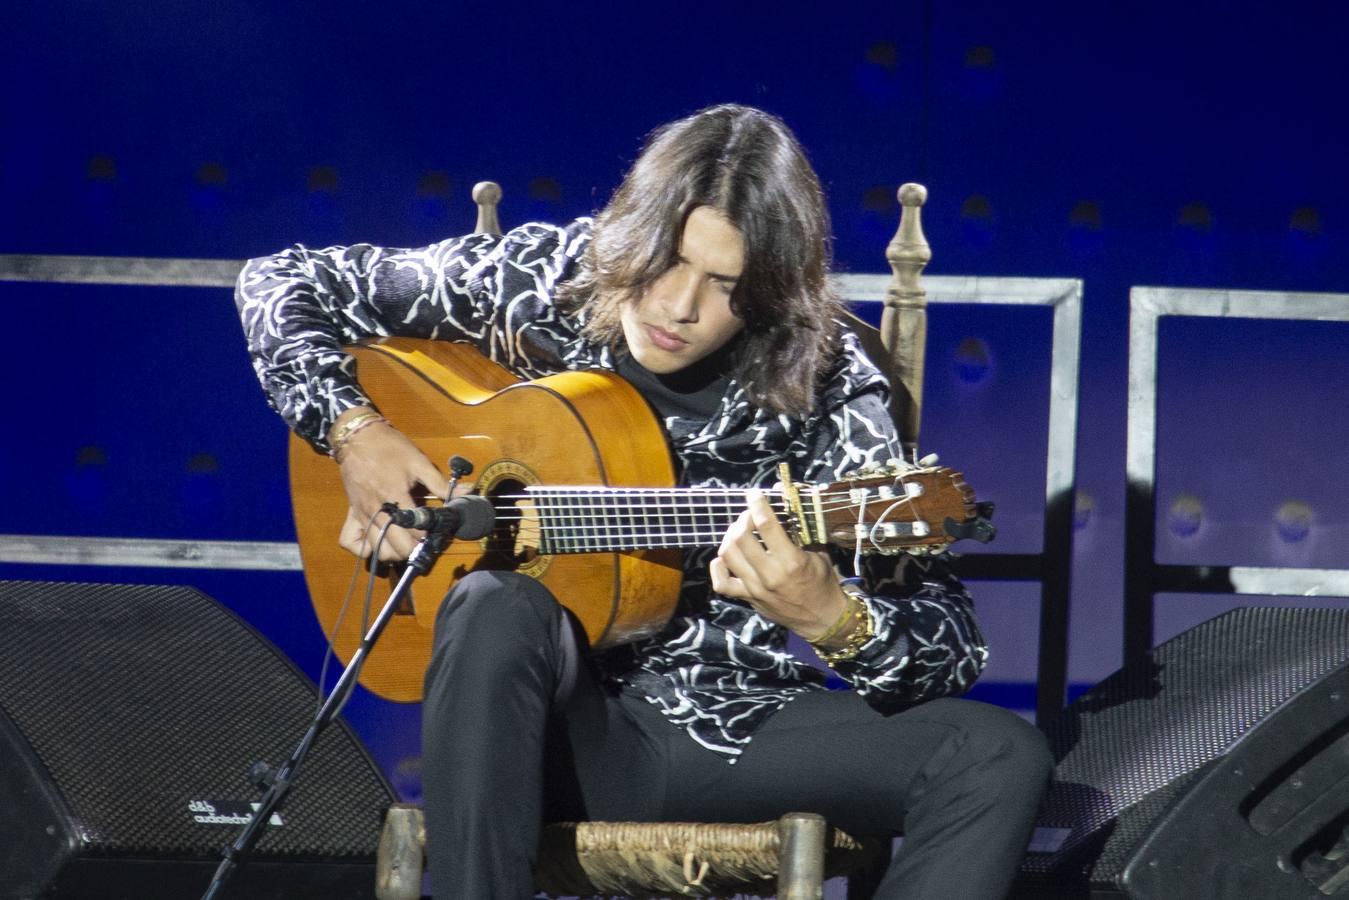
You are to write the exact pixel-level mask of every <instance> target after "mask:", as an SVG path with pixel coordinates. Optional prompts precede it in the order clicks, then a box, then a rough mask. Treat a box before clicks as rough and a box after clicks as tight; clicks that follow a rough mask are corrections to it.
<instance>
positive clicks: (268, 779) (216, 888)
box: [202, 523, 454, 900]
mask: <svg viewBox="0 0 1349 900" xmlns="http://www.w3.org/2000/svg"><path fill="white" fill-rule="evenodd" d="M447 525H448V523H447ZM453 538H454V529H453V528H452V527H445V528H436V529H433V530H431V531H428V532H427V535H426V537H425V538H423V539H422V542H421V543H420V544H418V545H417V547H416V549H414V550H413V551H412V553H411V555H409V556H408V560H407V568H406V569H404V570H403V575H402V577H400V578H399V579H398V584H397V585H395V586H394V589H393V592H392V593H390V594H389V599H388V602H386V603H385V604H384V608H383V609H381V610H380V611H379V615H378V616H376V617H375V621H374V624H372V625H371V626H370V630H369V631H367V632H366V634H365V637H364V638H363V639H362V640H361V646H360V647H359V648H357V650H356V652H355V653H354V654H352V657H351V661H350V662H348V663H347V667H346V668H345V669H344V670H342V677H341V678H339V679H338V680H337V684H335V685H334V686H333V689H332V692H331V693H330V694H328V699H327V700H325V701H324V703H323V706H322V707H320V708H319V711H318V715H316V716H315V717H314V721H313V723H312V724H311V725H310V726H309V730H308V731H306V732H305V735H304V737H303V738H301V739H300V743H299V745H298V746H296V748H295V751H294V752H293V753H291V755H290V759H289V760H287V761H286V763H285V764H284V765H282V766H281V767H280V768H279V769H276V770H275V771H272V772H267V771H266V768H267V767H265V766H262V767H261V768H262V769H263V770H264V772H263V773H262V774H261V775H260V776H259V778H258V781H259V786H261V785H262V784H269V786H268V788H267V793H265V794H263V797H262V803H260V804H259V805H258V808H257V810H256V811H255V812H254V813H253V817H252V818H251V819H249V821H248V824H247V825H245V826H244V828H243V830H242V831H241V832H240V833H239V836H238V837H237V838H235V839H234V843H233V844H231V845H230V846H228V847H226V848H225V850H224V855H225V858H224V859H223V860H221V861H220V865H219V867H217V868H216V871H215V877H214V878H212V879H211V884H210V886H209V887H208V888H207V889H206V893H205V894H203V895H202V900H214V898H216V897H219V896H220V892H221V891H222V890H224V887H225V883H226V882H228V881H229V879H230V876H231V875H233V874H234V870H235V869H236V868H238V866H239V863H240V860H241V859H242V858H243V857H244V856H246V855H247V854H248V853H249V852H251V851H252V850H253V848H254V847H255V846H256V845H257V843H258V841H259V840H261V839H262V832H263V830H264V829H265V828H266V827H267V823H268V820H269V819H270V818H271V816H272V813H273V812H275V811H276V809H277V807H279V806H280V805H281V801H282V800H284V799H285V796H286V793H287V792H288V791H289V790H290V785H291V779H292V778H294V776H295V770H296V768H297V767H298V766H299V765H300V762H301V760H303V759H304V757H305V755H306V754H308V752H309V748H310V747H312V746H313V744H314V741H315V739H317V738H318V736H319V733H320V732H322V731H323V729H324V728H326V727H327V726H328V725H329V724H330V723H331V722H332V720H333V719H334V718H335V717H336V716H337V711H338V710H339V709H340V708H341V707H342V703H343V702H344V701H345V700H346V695H347V694H349V693H351V691H352V690H353V689H354V688H355V687H356V676H357V675H358V674H359V673H360V670H361V665H362V664H363V663H364V662H365V658H366V657H367V656H369V655H370V650H371V648H373V647H374V646H375V641H376V640H378V639H379V636H380V633H381V632H383V631H384V627H385V626H386V625H388V624H389V620H390V619H391V618H393V614H394V610H395V609H397V608H398V604H399V601H400V600H401V599H402V597H403V595H404V594H405V593H406V592H407V590H408V588H409V587H410V586H411V585H412V582H413V581H414V580H415V579H416V578H417V577H418V576H421V575H425V574H426V573H427V572H428V571H429V570H430V569H431V566H432V564H434V563H435V561H436V559H438V558H439V557H440V554H441V553H442V552H444V550H445V548H446V547H448V546H449V544H450V541H451V540H453ZM258 768H259V766H255V767H254V769H258ZM252 773H253V770H250V774H252Z"/></svg>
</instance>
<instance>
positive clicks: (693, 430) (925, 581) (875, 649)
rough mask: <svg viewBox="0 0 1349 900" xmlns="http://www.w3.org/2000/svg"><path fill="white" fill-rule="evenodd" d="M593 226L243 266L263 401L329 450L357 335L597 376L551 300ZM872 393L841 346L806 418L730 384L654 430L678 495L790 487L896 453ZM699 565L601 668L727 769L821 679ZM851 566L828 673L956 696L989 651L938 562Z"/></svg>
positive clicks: (886, 690) (922, 696)
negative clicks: (430, 342)
mask: <svg viewBox="0 0 1349 900" xmlns="http://www.w3.org/2000/svg"><path fill="white" fill-rule="evenodd" d="M590 230H591V223H590V220H589V219H580V220H577V221H576V222H574V223H572V224H570V225H568V226H566V227H556V226H552V225H541V224H531V225H525V226H522V227H520V228H516V229H515V230H513V231H511V232H510V233H508V234H506V235H505V236H492V235H471V236H469V237H463V238H455V239H451V240H447V241H443V242H441V243H439V244H434V245H432V246H430V247H425V248H421V249H416V250H393V249H384V248H379V247H373V246H369V245H364V244H361V245H354V246H350V247H331V248H328V249H324V250H311V249H308V248H305V247H303V246H296V247H293V248H291V249H290V250H288V251H285V252H283V253H280V254H277V255H275V256H271V257H264V258H261V259H255V260H251V261H249V263H248V264H247V265H246V266H245V267H244V270H243V272H242V274H241V275H240V278H239V285H238V292H237V302H238V304H239V311H240V314H241V316H242V319H243V325H244V331H245V332H246V334H247V337H248V343H249V348H250V350H251V353H252V357H253V365H254V368H255V369H256V371H257V374H258V378H259V379H260V380H261V382H262V385H263V388H264V390H265V391H266V393H267V397H268V399H269V401H270V403H271V404H272V406H273V407H274V408H275V409H276V410H277V411H278V412H280V413H281V415H282V416H283V417H284V418H285V420H286V421H287V422H288V423H289V424H290V426H291V428H293V429H294V430H295V431H296V432H297V433H298V434H299V435H301V436H302V437H304V438H305V439H307V440H308V441H309V442H310V443H311V444H313V445H314V447H315V448H316V449H318V450H326V449H327V447H326V445H325V435H326V434H327V432H328V429H329V427H330V426H331V425H332V422H333V421H334V420H335V419H336V418H337V416H338V415H340V414H341V413H342V412H343V411H344V410H346V409H349V408H351V407H352V406H357V405H363V404H370V401H369V399H368V398H367V397H366V396H365V394H364V393H363V392H362V391H361V388H360V386H359V385H358V384H357V382H356V380H355V378H354V377H353V370H352V360H351V358H350V357H349V356H347V355H346V354H345V353H343V352H342V350H341V347H342V346H343V345H346V344H351V343H354V342H355V341H357V340H359V339H361V338H365V337H369V336H372V335H405V336H416V337H429V338H439V339H443V340H450V341H467V342H469V343H471V344H473V345H474V346H476V347H477V348H478V349H479V350H480V351H481V352H482V353H483V354H485V355H486V356H488V357H490V358H491V359H492V360H494V361H495V362H497V363H499V364H500V365H502V366H505V367H506V368H507V369H509V370H511V371H512V372H514V373H516V374H517V375H519V376H520V377H522V378H530V379H532V378H538V377H542V376H544V375H549V374H554V373H556V372H560V371H565V370H574V369H584V368H592V367H598V368H604V369H611V370H612V369H613V368H615V360H614V358H613V354H612V353H611V351H610V350H609V349H608V348H607V347H603V346H600V345H597V344H594V343H592V342H590V341H588V340H586V339H584V338H582V337H581V336H580V334H579V330H580V325H581V323H582V322H583V321H584V318H583V317H584V315H585V313H584V310H582V311H581V312H580V313H578V314H575V315H569V314H566V313H563V312H561V311H559V310H558V309H557V308H556V307H555V306H554V305H553V302H552V295H553V292H554V288H555V287H556V285H557V284H558V283H559V282H560V281H562V280H564V279H566V278H568V277H570V276H571V275H572V274H573V273H574V272H575V269H576V265H577V261H578V260H579V258H580V257H581V254H582V251H583V250H584V248H585V246H586V244H587V243H588V241H589V239H590ZM887 391H888V386H887V384H886V382H885V379H884V377H883V376H882V375H881V374H880V373H879V372H878V371H877V370H876V368H875V366H874V365H873V364H872V363H871V362H870V360H868V359H867V358H866V357H865V355H864V354H863V353H862V351H861V348H860V347H859V345H858V344H857V341H856V339H855V338H854V337H853V336H852V335H851V334H850V333H845V337H844V344H843V352H842V353H841V354H840V356H839V359H838V360H837V362H836V363H835V365H834V366H833V368H832V369H831V371H830V372H829V377H828V379H827V381H826V383H825V384H824V387H823V388H822V392H821V394H820V396H819V402H818V404H817V406H816V408H815V410H814V411H813V412H812V413H811V414H810V415H809V416H807V417H806V418H804V419H794V418H789V417H786V416H782V415H778V414H775V413H772V412H770V411H767V410H764V409H760V408H758V407H756V406H754V405H753V404H752V403H750V401H749V400H748V399H747V397H746V396H745V393H744V391H743V390H742V389H741V387H740V386H739V385H737V384H736V383H735V381H734V380H732V381H731V382H730V383H729V386H728V387H727V390H726V392H725V394H724V396H723V397H722V399H721V404H720V408H719V409H718V410H717V412H716V414H715V415H714V416H713V417H712V418H711V419H709V420H706V421H701V420H698V421H695V420H690V419H684V418H679V417H677V416H675V417H668V418H666V419H665V420H664V422H665V426H666V430H667V431H668V432H669V435H670V438H671V444H672V447H673V449H674V452H675V453H676V455H677V456H678V458H679V461H680V463H681V464H682V475H681V482H682V483H684V484H687V485H699V486H702V485H706V486H750V485H755V486H763V487H767V486H769V485H771V484H772V483H773V482H774V481H775V480H776V466H777V464H778V463H779V462H781V461H786V462H787V463H788V464H789V465H790V467H791V471H792V473H793V475H794V476H795V477H796V478H797V479H799V480H803V481H809V482H821V481H834V480H837V479H838V478H839V477H841V476H842V475H844V474H845V473H847V472H849V471H851V470H854V469H857V468H859V467H861V466H863V465H865V464H868V463H883V462H885V461H887V460H889V459H894V458H898V457H899V456H900V452H899V446H898V441H897V439H896V436H895V432H894V427H893V425H892V423H891V421H890V417H889V415H888V413H887V411H886V396H887ZM714 552H715V549H714V548H708V549H706V550H697V551H692V552H689V553H687V554H686V558H685V564H684V585H683V589H682V591H681V595H680V599H679V604H678V607H677V610H676V612H675V615H674V617H673V618H672V619H671V621H670V623H669V625H668V626H667V627H666V628H665V629H664V630H663V631H662V632H660V633H659V634H658V635H657V636H655V637H653V638H650V639H647V640H644V641H641V642H639V643H637V644H633V645H630V646H628V647H625V648H620V649H618V650H616V651H610V652H608V653H606V654H604V655H603V656H601V657H600V658H599V663H600V666H601V669H602V670H603V671H604V672H605V673H606V676H607V677H608V678H609V679H610V680H611V681H612V682H614V683H616V684H627V685H630V686H632V687H631V688H630V689H638V690H641V691H642V692H643V693H644V695H645V696H646V697H647V699H648V700H649V701H650V702H652V703H654V704H656V705H657V706H658V707H659V708H660V709H661V711H662V712H663V713H664V714H665V716H666V717H667V718H668V719H669V720H670V721H671V722H673V723H675V724H676V725H677V726H679V727H682V728H684V729H686V730H687V732H688V733H689V735H691V736H692V737H693V739H694V740H696V741H697V742H699V743H700V744H702V745H704V746H705V747H707V748H709V749H711V750H713V751H715V752H717V753H719V754H722V755H723V756H724V757H726V758H727V759H728V760H729V761H731V762H734V761H735V759H736V757H737V756H738V755H739V754H740V753H741V752H742V751H743V749H744V747H745V745H746V744H747V743H748V742H749V740H750V737H751V735H752V734H753V732H754V731H755V729H756V728H757V727H758V725H759V724H760V723H761V722H763V721H764V719H766V718H767V717H768V716H769V715H771V714H772V713H773V712H774V711H776V710H777V709H779V708H780V707H781V706H782V705H783V704H784V703H785V702H787V701H788V700H790V699H791V698H792V697H793V696H794V695H796V694H798V693H800V692H802V691H808V690H820V689H823V688H824V685H825V679H824V677H823V675H822V674H821V673H820V672H819V670H817V669H815V668H814V667H812V666H810V665H807V664H805V663H802V662H800V661H798V660H797V659H796V658H795V657H793V656H792V655H791V654H790V653H789V652H788V651H787V632H786V630H785V629H784V628H782V627H781V626H777V625H774V624H773V623H772V622H769V621H768V620H766V619H764V618H762V617H761V616H759V615H758V614H756V613H755V612H754V611H753V610H752V609H750V608H749V607H748V606H747V605H746V604H745V603H743V602H741V601H739V600H733V599H729V598H726V597H722V596H720V595H718V594H715V593H713V592H712V591H711V590H710V587H709V584H708V575H707V563H708V561H709V560H710V558H711V556H712V554H713V553H714ZM838 562H839V566H840V569H841V570H842V571H844V572H845V573H849V572H850V570H851V567H852V559H851V557H850V555H848V554H846V553H841V554H839V559H838ZM863 569H864V570H865V571H864V572H862V573H860V574H861V576H862V580H863V585H864V587H865V590H866V592H867V596H866V603H867V606H868V607H869V608H870V611H871V614H872V617H873V620H874V622H875V623H876V636H875V638H874V639H872V640H871V641H870V642H869V643H867V644H866V645H865V646H864V647H863V648H862V651H861V653H860V654H859V655H858V656H857V657H856V658H855V659H854V660H852V661H850V662H845V663H839V664H838V665H837V671H838V673H839V674H840V675H841V676H843V677H844V678H845V679H847V680H848V681H849V682H850V683H851V684H852V686H853V688H854V689H855V690H857V691H858V692H860V693H861V694H862V695H863V696H865V697H867V698H868V699H869V700H871V701H873V702H877V703H903V702H913V701H918V700H926V699H930V698H933V697H939V696H946V695H952V694H959V693H962V692H963V691H965V690H966V689H967V688H968V687H969V686H970V685H971V684H972V683H973V682H974V680H975V678H976V677H977V676H978V674H979V672H980V671H981V669H982V668H983V665H984V661H985V659H986V658H987V648H986V647H985V645H984V641H983V638H982V636H981V635H980V633H979V629H978V626H977V625H976V623H975V620H974V614H973V606H972V603H971V601H970V599H969V595H968V594H967V593H966V592H965V590H964V588H963V587H962V586H961V585H960V583H959V582H958V581H956V580H955V578H954V577H953V576H951V575H950V574H949V573H948V571H947V569H946V566H945V565H944V563H943V562H942V561H940V560H918V559H915V558H913V557H909V556H898V557H884V556H871V557H866V558H865V562H864V564H863Z"/></svg>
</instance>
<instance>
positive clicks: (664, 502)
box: [525, 486, 797, 553]
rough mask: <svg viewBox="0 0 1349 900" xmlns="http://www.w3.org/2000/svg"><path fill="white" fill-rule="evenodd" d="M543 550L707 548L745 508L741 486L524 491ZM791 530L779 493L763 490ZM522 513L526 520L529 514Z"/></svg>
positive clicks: (604, 550) (602, 550)
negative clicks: (534, 519) (530, 505)
mask: <svg viewBox="0 0 1349 900" xmlns="http://www.w3.org/2000/svg"><path fill="white" fill-rule="evenodd" d="M526 490H527V492H528V498H529V501H530V503H531V504H532V506H533V513H534V516H535V517H536V520H537V523H538V527H539V530H540V535H539V550H540V552H543V553H597V552H612V551H619V550H641V549H652V548H659V547H708V546H715V545H717V544H719V543H721V539H722V536H723V535H725V533H726V529H728V528H730V527H731V525H732V524H733V523H734V522H735V520H736V519H737V518H738V517H739V516H740V514H741V513H742V512H744V511H745V491H744V489H743V488H728V489H724V490H722V489H715V488H572V487H563V488H559V487H536V486H531V487H529V488H527V489H526ZM766 496H767V498H768V501H769V503H770V505H772V507H773V510H774V512H776V513H777V516H778V520H779V521H781V522H782V523H783V526H784V527H785V528H786V529H787V531H788V533H789V534H795V532H796V530H797V529H796V528H795V524H794V522H793V521H792V520H791V517H790V516H788V515H787V513H786V510H785V506H784V503H783V499H782V496H781V494H775V493H771V492H766ZM529 515H530V514H529V513H528V512H526V513H525V516H526V518H528V517H529Z"/></svg>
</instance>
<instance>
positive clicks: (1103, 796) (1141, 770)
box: [1022, 607, 1349, 883]
mask: <svg viewBox="0 0 1349 900" xmlns="http://www.w3.org/2000/svg"><path fill="white" fill-rule="evenodd" d="M1346 659H1349V610H1340V609H1281V608H1270V607H1247V608H1244V609H1238V610H1234V611H1232V612H1230V613H1226V614H1224V615H1222V616H1219V617H1217V618H1215V619H1212V620H1210V621H1208V622H1205V623H1203V624H1202V625H1199V626H1198V627H1196V628H1193V629H1191V630H1190V631H1187V632H1185V633H1184V634H1181V635H1179V636H1177V637H1175V638H1173V639H1172V640H1170V641H1167V642H1166V643H1165V644H1162V645H1161V646H1159V647H1158V648H1156V650H1154V651H1153V653H1152V654H1151V655H1150V656H1149V658H1148V661H1147V662H1146V663H1144V664H1139V665H1134V666H1128V667H1126V668H1124V669H1121V670H1120V671H1118V672H1116V673H1115V674H1113V675H1111V676H1110V677H1109V678H1107V679H1105V680H1104V681H1102V682H1101V683H1100V684H1098V685H1097V686H1096V687H1094V688H1093V689H1092V690H1091V691H1089V692H1088V693H1086V694H1084V695H1083V696H1082V697H1080V698H1078V700H1077V701H1076V702H1074V703H1073V704H1072V705H1071V706H1070V707H1068V709H1066V710H1065V711H1064V712H1063V713H1062V714H1061V715H1060V716H1059V717H1058V718H1057V719H1056V720H1054V721H1053V722H1052V723H1050V725H1049V727H1048V728H1047V729H1046V731H1047V732H1048V734H1049V739H1050V745H1051V747H1052V748H1053V750H1054V756H1055V759H1057V760H1058V761H1059V762H1058V765H1057V767H1056V769H1055V774H1054V783H1053V785H1052V786H1051V788H1050V791H1049V795H1048V797H1047V798H1046V801H1045V806H1044V807H1043V812H1042V814H1041V816H1040V820H1039V824H1040V825H1041V826H1042V827H1054V828H1067V829H1071V832H1070V834H1069V837H1068V838H1067V840H1066V842H1065V843H1064V844H1063V846H1062V848H1061V849H1060V850H1058V851H1057V852H1056V853H1053V854H1038V853H1032V854H1030V855H1028V856H1027V858H1026V862H1025V863H1024V865H1023V867H1022V870H1023V872H1026V873H1028V874H1032V875H1034V874H1045V873H1049V872H1051V871H1056V872H1058V873H1059V874H1063V873H1064V872H1065V869H1068V870H1073V869H1075V870H1077V871H1079V872H1080V873H1085V872H1087V871H1089V873H1090V878H1091V881H1092V882H1095V883H1106V882H1114V881H1115V879H1116V878H1117V876H1118V875H1119V874H1120V872H1121V870H1122V868H1123V866H1124V864H1125V862H1126V861H1127V858H1128V856H1129V854H1130V852H1131V851H1132V849H1133V848H1134V847H1135V846H1136V845H1137V844H1138V842H1139V841H1140V840H1141V839H1142V838H1143V837H1144V836H1145V834H1146V833H1147V832H1148V830H1149V829H1150V828H1151V826H1152V823H1153V821H1154V820H1155V819H1156V817H1157V816H1158V815H1160V814H1161V813H1162V812H1163V811H1164V810H1165V809H1166V807H1167V806H1168V805H1169V804H1170V803H1171V801H1172V800H1173V799H1174V798H1175V797H1176V796H1178V795H1179V794H1180V793H1182V792H1183V790H1184V789H1185V788H1186V787H1187V786H1188V785H1189V784H1190V783H1191V782H1192V781H1194V780H1195V779H1197V778H1198V777H1199V776H1200V775H1202V774H1203V773H1204V771H1205V770H1206V767H1208V766H1209V765H1210V764H1212V763H1213V762H1214V761H1216V760H1217V759H1219V758H1221V757H1222V756H1223V755H1224V754H1225V753H1226V752H1227V751H1228V749H1229V748H1230V747H1231V746H1232V744H1233V743H1234V742H1235V741H1236V740H1237V739H1238V738H1240V737H1241V736H1242V735H1243V734H1245V733H1246V732H1247V731H1249V730H1250V729H1251V728H1252V727H1254V726H1255V725H1256V724H1257V723H1259V722H1260V720H1262V719H1263V718H1265V717H1266V716H1268V715H1269V714H1270V713H1272V712H1273V711H1274V710H1275V709H1277V708H1278V707H1279V706H1281V705H1282V704H1284V703H1285V702H1287V701H1288V700H1289V699H1290V698H1291V697H1292V696H1293V695H1294V694H1296V693H1298V692H1299V691H1300V690H1302V689H1303V688H1305V687H1307V686H1308V685H1310V684H1312V683H1313V682H1315V681H1317V680H1318V679H1320V678H1322V677H1324V676H1326V675H1328V674H1329V673H1331V672H1333V671H1334V670H1335V669H1337V668H1339V667H1340V666H1341V665H1343V664H1344V662H1345V661H1346Z"/></svg>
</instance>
